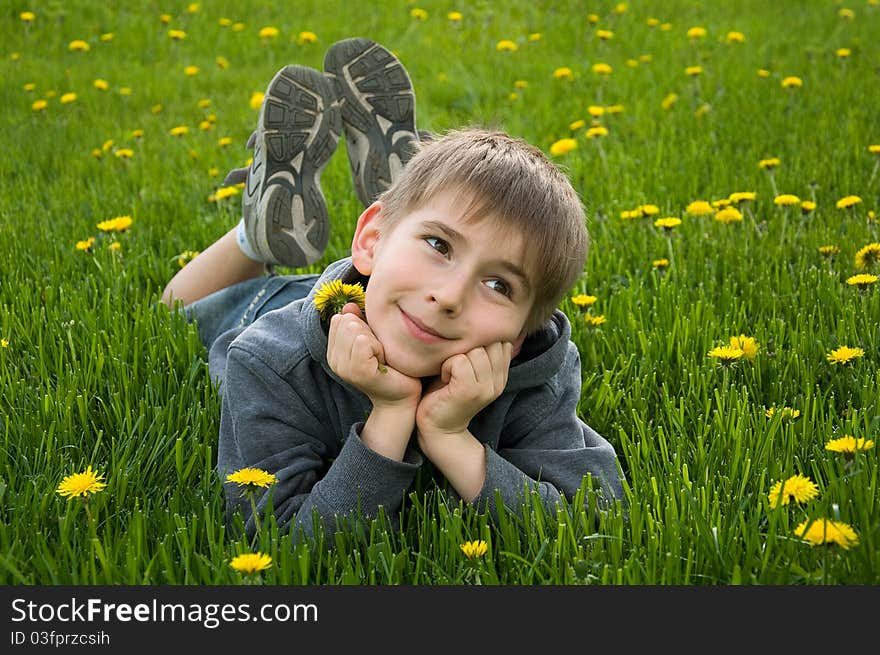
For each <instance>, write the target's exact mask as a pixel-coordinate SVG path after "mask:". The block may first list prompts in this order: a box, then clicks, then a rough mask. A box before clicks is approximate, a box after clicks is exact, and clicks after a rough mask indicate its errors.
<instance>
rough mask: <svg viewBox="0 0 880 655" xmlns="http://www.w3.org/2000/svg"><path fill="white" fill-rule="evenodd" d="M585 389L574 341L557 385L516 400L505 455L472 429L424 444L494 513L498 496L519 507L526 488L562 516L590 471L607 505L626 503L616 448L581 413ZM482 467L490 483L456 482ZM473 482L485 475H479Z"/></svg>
mask: <svg viewBox="0 0 880 655" xmlns="http://www.w3.org/2000/svg"><path fill="white" fill-rule="evenodd" d="M580 389H581V375H580V358H579V355H578V351H577V348H576V347H575V346H574V344H569V347H568V351H567V353H566V357H565V361H564V363H563V365H562V367H561V368H560V371H559V373H557V375H556V376H555V379H554V381H553V384H552V385H547V386H544V387H542V388H541V389H540V390H535V391H534V392H533V394H532V398H531V399H525V398H523V399H518V401H515V402H514V403H513V405H512V407H511V410H510V411H511V415H510V416H508V417H507V421H506V422H505V430H504V432H502V434H501V439H500V442H499V445H498V449H497V451H496V450H493V449H492V448H491V447H489V446H488V445H486V444H482V443H480V442H479V441H477V439H476V438H474V437H473V435H471V433H470V432H467V433H466V436H467V438H466V437H465V435H460V436H459V437H457V438H450V439H447V440H445V441H442V442H441V441H439V440H433V441H432V445H430V446H429V447H428V448H427V449H426V447H425V444H423V440H424V439H423V437H422V435H421V432H420V441H419V443H420V445H421V446H422V450H423V452H424V453H425V455H426V456H427V457H428V458H429V459H431V460H432V461H434V463H435V464H436V465H437V466H438V468H440V469H441V471H442V472H443V473H444V475H446V477H447V479H448V480H449V482H450V484H452V486H453V488H454V489H455V490H456V492H458V494H459V495H460V496H461V498H462V499H463V500H465V501H466V502H470V503H474V504H477V505H478V506H479V507H481V508H482V507H487V508H488V509H489V510H490V512H491V513H492V514H493V515H494V514H495V513H496V512H497V508H496V504H495V503H496V498H495V492H496V491H498V492H500V496H501V498H502V500H503V502H504V504H505V505H506V506H507V507H508V508H515V507H517V506H518V505H519V504H520V503H521V502H522V500H523V499H524V496H523V494H524V491H526V490H527V489H529V490H535V491H537V492H538V494H539V495H540V497H541V499H542V501H543V504H544V506H545V507H546V508H547V509H548V510H550V511H555V506H556V504H557V503H558V502H559V501H560V499H561V497H562V495H563V494H564V495H566V496H567V497H568V498H569V499H570V498H572V497H573V496H574V494H575V493H577V491H578V489H579V488H580V486H581V483H582V481H583V477H584V476H585V475H587V474H591V475H592V476H593V479H594V482H595V483H597V486H598V487H599V488H600V489H601V490H602V492H603V495H604V497H605V499H606V500H609V499H611V498H622V497H623V489H622V485H621V480H620V474H619V471H618V467H617V458H616V454H615V452H614V448H613V447H612V446H611V444H610V443H609V442H608V441H607V440H605V439H604V438H603V437H602V436H601V435H599V434H598V433H597V432H595V431H594V430H593V429H592V428H590V427H589V426H588V425H586V424H585V423H584V422H583V421H582V420H581V419H580V418H579V417H578V415H577V406H578V401H579V398H580ZM465 444H466V445H465ZM474 445H476V446H478V448H479V454H478V453H477V451H476V450H475V449H474ZM478 455H481V456H482V457H479V456H478ZM440 462H442V464H441V463H440ZM476 462H481V463H482V467H481V469H480V474H481V477H482V485H480V486H479V487H478V488H477V489H473V487H470V488H468V487H464V486H462V485H461V484H460V483H456V479H457V476H459V477H460V476H463V475H468V472H470V471H473V470H474V468H473V467H474V466H475V465H476V464H475V463H476ZM468 479H469V480H470V481H471V482H473V481H474V480H476V479H477V478H476V477H474V475H473V473H471V474H470V477H469V478H468Z"/></svg>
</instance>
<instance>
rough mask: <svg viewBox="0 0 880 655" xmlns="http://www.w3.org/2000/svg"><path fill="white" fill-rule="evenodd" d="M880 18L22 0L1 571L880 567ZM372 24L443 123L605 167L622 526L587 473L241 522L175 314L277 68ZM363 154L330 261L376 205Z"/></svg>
mask: <svg viewBox="0 0 880 655" xmlns="http://www.w3.org/2000/svg"><path fill="white" fill-rule="evenodd" d="M878 33H880V2H878V1H877V0H845V1H844V2H839V1H834V0H809V1H801V0H780V1H779V2H766V1H759V0H733V1H731V2H713V1H711V0H702V2H694V1H693V0H668V1H662V2H661V1H660V0H656V1H649V0H645V1H639V0H631V1H629V2H625V3H618V2H610V1H605V0H595V1H592V2H586V3H584V2H573V1H569V2H552V3H551V2H544V1H541V0H538V1H536V0H529V1H525V0H522V1H520V0H517V1H507V2H503V3H500V2H499V3H490V2H483V1H474V2H459V3H455V2H446V1H441V0H415V1H409V2H405V1H401V0H394V1H392V2H381V3H378V2H376V3H374V2H359V3H351V2H333V1H326V0H325V1H322V2H318V1H315V0H303V1H301V2H297V3H290V2H287V3H272V2H257V1H242V0H237V1H234V2H233V1H232V0H228V1H227V0H217V1H209V0H204V1H203V2H200V3H192V4H191V3H187V2H184V1H182V0H157V1H149V2H142V3H125V2H116V1H113V0H111V1H108V2H102V3H95V2H91V1H85V0H73V1H71V2H64V3H61V2H55V1H40V0H34V1H33V2H23V1H19V0H14V1H13V2H7V3H4V8H3V9H2V11H0V34H2V44H3V45H2V46H0V97H2V104H3V106H4V111H3V114H2V117H0V130H2V132H0V134H2V144H3V146H4V148H7V150H5V154H3V155H2V156H0V180H2V184H0V253H2V255H0V436H2V444H0V448H2V451H3V459H4V465H3V468H2V469H0V584H4V585H61V584H82V585H96V584H111V585H170V584H179V585H220V584H240V583H244V582H259V583H263V584H268V585H275V584H309V585H313V584H319V585H323V584H328V585H338V584H379V585H389V584H408V585H440V584H451V585H459V584H483V585H499V584H500V585H544V584H564V585H873V584H877V583H878V582H880V548H878V546H880V488H878V466H877V448H876V447H875V443H876V441H877V438H878V434H880V408H878V395H880V394H878V391H880V384H878V383H880V375H878V364H880V291H878V289H877V287H878V282H877V277H876V276H877V275H878V270H880V261H878V260H880V243H878V242H880V236H878V231H880V217H878V213H877V212H878V211H880V207H878V204H880V192H878V188H880V187H878V185H880V173H878V167H880V121H878V117H877V116H878V115H877V107H878V106H880V84H878V83H877V81H878V79H877V75H878V67H880V43H878V41H877V39H876V35H877V34H878ZM351 36H364V37H368V38H371V39H373V40H376V41H378V42H380V43H382V44H384V45H385V46H386V47H388V48H389V49H391V50H392V51H393V52H394V53H395V54H396V55H397V56H398V57H399V58H400V59H401V60H402V61H403V63H404V64H405V66H406V67H407V69H408V71H409V73H410V76H411V77H412V80H413V83H414V86H415V89H416V93H417V98H418V108H417V120H418V123H419V127H421V128H423V129H428V130H433V131H437V132H442V131H444V130H446V129H450V128H454V127H458V126H460V125H464V124H482V125H487V126H492V127H500V128H503V129H505V130H507V131H509V132H510V133H512V134H514V135H517V136H522V137H524V138H525V139H527V140H528V141H530V142H532V143H533V144H535V145H536V146H538V147H540V148H541V149H543V150H544V151H545V152H547V153H548V155H549V156H550V157H552V158H553V160H554V161H555V162H557V163H558V164H559V165H560V166H561V167H562V168H563V169H564V170H565V171H566V172H567V173H568V174H569V175H570V176H571V179H572V181H573V182H574V185H575V187H576V189H577V190H578V192H579V193H580V194H581V197H582V199H583V202H584V205H585V207H586V210H587V215H588V218H589V224H588V225H589V230H590V235H591V242H592V243H591V250H590V253H589V256H588V260H587V265H586V269H585V271H584V275H583V277H582V279H581V280H580V281H579V282H578V284H577V285H576V287H575V288H573V289H572V291H571V297H569V298H567V299H566V300H565V301H564V302H563V303H562V305H561V309H562V310H563V311H565V312H566V313H567V314H568V316H569V317H570V318H571V320H572V323H573V339H574V341H575V342H576V344H577V345H578V347H579V349H580V352H581V361H582V376H583V391H582V397H581V404H580V413H581V415H582V416H583V418H584V420H585V421H586V422H587V423H588V424H589V425H590V426H592V427H593V428H594V429H596V430H597V431H598V432H600V433H601V434H603V435H604V436H606V437H607V438H608V439H609V440H610V441H611V442H612V444H613V445H614V446H615V448H616V450H617V452H618V455H619V457H620V464H621V468H622V471H623V473H624V475H625V476H626V494H627V498H626V501H627V503H626V504H627V507H626V508H625V509H624V508H623V507H613V508H610V509H608V510H605V511H603V512H601V514H600V515H599V520H598V521H594V520H593V516H594V512H595V509H596V508H595V495H594V493H593V491H592V490H591V488H590V486H589V485H587V484H585V486H584V489H583V493H582V494H581V495H580V496H578V497H576V498H573V499H571V502H570V503H567V504H566V506H565V507H561V508H560V510H559V512H558V513H557V514H556V515H549V514H548V513H546V512H544V511H543V510H541V508H540V507H539V506H538V505H537V504H533V505H526V506H523V507H521V508H512V510H511V511H510V512H509V513H506V514H504V515H503V516H501V517H500V520H499V522H498V523H497V524H493V523H491V522H490V521H489V520H488V518H487V517H486V516H483V515H480V514H478V513H476V512H474V511H473V510H472V509H471V508H469V507H467V506H463V505H450V504H447V503H446V502H444V499H443V498H442V496H441V495H440V494H439V492H438V491H437V490H436V489H434V488H432V487H431V486H430V485H429V484H424V485H420V486H419V488H417V489H414V490H413V493H412V494H411V496H410V498H409V502H408V504H407V505H406V508H405V511H404V514H403V517H402V526H401V529H400V530H399V531H393V530H390V529H389V528H388V526H387V524H386V522H385V521H384V520H383V517H381V516H380V517H379V518H378V519H376V520H374V521H372V522H370V523H367V524H365V525H362V526H361V527H360V528H359V529H356V530H352V531H350V532H344V533H339V534H337V535H336V536H335V537H334V538H333V544H329V543H327V540H326V539H325V538H320V539H318V540H317V541H316V542H315V543H313V544H308V543H300V544H296V545H295V546H292V545H291V541H290V537H289V535H285V534H279V531H278V529H277V526H275V525H274V524H273V522H272V521H271V520H270V519H271V517H267V518H266V520H265V521H264V522H263V524H262V526H261V531H260V534H259V535H258V536H257V538H256V540H255V542H254V543H248V542H247V541H246V540H244V539H243V538H241V537H240V536H238V535H237V534H234V533H231V532H229V531H227V529H226V526H225V520H224V504H223V495H222V484H223V481H222V480H220V479H219V478H218V474H217V472H216V470H215V464H216V443H217V441H216V440H217V432H218V427H219V409H220V405H219V397H218V394H217V390H216V389H215V388H214V387H213V386H212V385H211V382H210V380H209V377H208V372H207V365H206V361H205V352H204V349H203V347H202V346H201V344H200V343H199V340H198V336H197V333H196V329H195V327H194V326H193V325H189V324H187V323H186V322H185V321H184V320H183V319H182V318H181V317H180V316H179V315H176V314H172V313H169V312H168V311H167V310H166V309H165V308H164V306H158V307H157V306H156V303H157V301H158V299H159V296H160V294H161V291H162V289H163V287H164V285H165V283H166V282H167V280H169V279H170V278H171V276H172V275H173V274H174V273H175V271H177V270H179V268H180V267H181V266H185V265H186V263H187V261H189V259H191V257H192V256H193V255H194V253H196V252H198V251H200V250H201V249H203V248H205V247H207V246H208V245H209V244H210V243H211V242H212V241H213V240H214V239H216V238H217V237H219V236H220V235H222V234H224V233H225V232H226V231H227V230H229V228H230V227H232V226H233V225H234V224H235V223H236V222H237V221H238V218H239V216H240V195H239V193H238V189H236V188H234V187H233V188H226V187H223V186H222V180H223V178H224V176H225V174H226V172H227V171H228V170H230V169H232V168H236V167H240V166H243V165H245V163H246V162H247V161H248V158H249V156H250V151H249V150H247V149H246V148H245V142H246V141H247V138H248V136H249V134H250V133H251V131H252V130H253V129H254V127H255V125H256V116H257V111H258V107H259V101H260V98H261V94H262V92H263V91H264V90H265V86H266V84H267V83H268V81H269V80H270V79H271V77H272V75H273V74H274V72H275V71H276V70H277V69H278V68H280V67H281V66H283V65H285V64H288V63H299V64H305V65H309V66H313V67H315V68H319V69H320V68H321V66H322V62H323V53H324V51H325V49H326V47H327V46H329V45H330V44H331V43H333V42H334V41H336V40H339V39H343V38H348V37H351ZM343 150H344V145H343V144H340V147H339V150H338V151H337V152H336V153H335V154H334V157H333V159H332V160H331V161H330V164H329V165H328V167H327V169H326V170H325V172H324V174H323V176H322V186H323V189H324V192H325V195H326V196H327V200H328V203H329V206H330V211H331V215H332V216H333V220H334V233H333V235H332V237H331V243H330V246H329V247H328V250H327V252H326V254H325V256H324V258H323V259H322V260H321V261H319V262H317V263H316V264H315V265H314V266H313V267H310V268H309V269H308V270H309V271H312V272H317V271H319V270H321V268H322V267H323V266H324V265H326V264H327V263H329V262H331V261H334V260H336V259H338V258H340V257H343V256H346V255H347V254H348V249H349V246H350V238H351V234H352V231H353V227H354V221H355V220H356V218H357V216H358V214H359V213H360V210H361V208H360V205H359V203H358V200H357V198H356V196H355V194H354V191H353V188H352V186H351V182H350V176H349V170H348V163H347V160H346V157H345V153H344V152H342V151H343ZM89 467H90V468H89ZM87 470H91V471H94V472H95V473H96V474H97V475H100V476H102V477H101V478H100V482H102V483H103V484H104V485H106V486H103V488H101V489H96V490H95V492H94V493H91V494H89V495H87V496H84V497H82V496H81V497H71V498H68V497H65V496H64V495H62V494H60V493H58V490H59V486H60V485H62V483H63V481H64V479H65V478H66V477H67V476H71V475H75V474H81V473H83V472H85V471H87ZM98 486H101V485H98ZM61 488H63V486H62V487H61ZM468 542H471V546H470V547H468V548H462V545H463V544H466V543H468ZM473 542H477V543H478V544H479V542H485V548H474V547H473ZM331 545H332V547H330V546H331ZM466 551H467V552H466ZM257 552H259V553H261V554H263V555H266V556H268V557H269V558H271V565H269V566H268V568H265V569H264V570H262V571H260V572H258V573H255V574H254V575H252V576H247V575H244V574H242V573H241V572H240V571H238V570H236V569H235V568H233V567H232V566H231V565H230V563H231V562H232V560H233V558H234V557H236V556H238V555H241V554H251V553H257Z"/></svg>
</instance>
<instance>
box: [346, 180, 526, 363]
mask: <svg viewBox="0 0 880 655" xmlns="http://www.w3.org/2000/svg"><path fill="white" fill-rule="evenodd" d="M454 198H455V197H454V195H452V194H449V193H444V194H439V195H438V196H437V197H435V198H434V199H433V200H432V201H430V202H428V203H427V204H425V205H423V206H421V207H419V208H417V209H415V210H414V211H412V212H410V213H409V214H407V215H405V216H403V217H401V218H400V219H399V221H398V222H397V223H395V224H394V226H393V228H392V229H390V230H382V214H381V210H382V205H381V203H374V204H373V205H371V206H370V207H368V208H367V209H366V210H365V211H364V213H363V214H361V217H360V219H358V225H357V229H356V231H355V235H354V240H353V242H352V260H353V262H354V265H355V267H356V268H357V269H358V271H359V272H360V273H361V274H363V275H369V276H370V282H369V284H368V285H367V293H366V312H365V313H366V319H367V323H368V324H369V326H370V329H372V331H373V333H374V334H375V335H376V338H377V339H378V340H379V342H380V343H381V344H382V347H383V349H384V351H385V361H386V363H387V364H388V365H389V366H390V367H392V368H394V369H396V370H398V371H400V372H401V373H403V374H405V375H409V376H411V377H428V376H434V375H437V374H439V373H440V367H441V365H442V364H443V362H444V361H445V360H446V359H448V358H449V357H451V356H453V355H456V354H460V353H467V352H469V351H470V350H473V349H474V348H477V347H479V346H488V345H489V344H491V343H495V342H499V341H509V342H511V343H513V344H514V352H516V351H518V349H519V346H520V345H521V343H522V339H523V338H524V336H525V332H524V326H525V323H526V319H527V317H528V315H529V311H530V310H531V308H532V305H533V302H534V292H533V291H532V286H533V283H532V282H531V279H530V277H529V274H528V272H527V271H526V270H524V268H523V262H524V261H525V256H524V254H525V245H526V244H525V240H524V239H523V237H522V235H520V234H514V233H513V231H506V232H505V231H502V230H499V229H498V227H497V221H495V220H493V218H492V217H491V216H488V217H486V218H483V219H481V220H478V221H473V222H470V223H466V222H464V220H463V219H462V210H461V203H456V202H455V200H454Z"/></svg>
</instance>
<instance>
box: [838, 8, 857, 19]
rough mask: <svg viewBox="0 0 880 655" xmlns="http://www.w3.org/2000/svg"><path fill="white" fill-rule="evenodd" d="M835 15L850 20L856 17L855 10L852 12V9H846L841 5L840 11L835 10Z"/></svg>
mask: <svg viewBox="0 0 880 655" xmlns="http://www.w3.org/2000/svg"><path fill="white" fill-rule="evenodd" d="M837 15H838V16H840V17H841V18H845V19H846V20H852V19H853V18H855V17H856V12H854V11H853V10H852V9H847V8H846V7H843V8H842V9H841V10H840V11H838V12H837Z"/></svg>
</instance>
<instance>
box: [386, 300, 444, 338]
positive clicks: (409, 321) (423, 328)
mask: <svg viewBox="0 0 880 655" xmlns="http://www.w3.org/2000/svg"><path fill="white" fill-rule="evenodd" d="M398 309H399V310H400V316H401V318H402V319H403V324H404V325H405V326H406V329H407V331H408V332H409V333H410V334H411V335H412V336H414V337H415V338H416V339H418V340H419V341H422V342H424V343H437V342H439V341H448V340H449V339H447V338H446V337H444V336H443V335H442V334H440V333H439V332H437V331H436V330H434V329H432V328H430V327H429V326H427V325H425V324H424V323H422V322H421V321H420V320H419V319H417V318H416V317H415V316H412V315H410V314H407V313H406V312H405V311H404V310H403V308H401V307H398Z"/></svg>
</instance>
